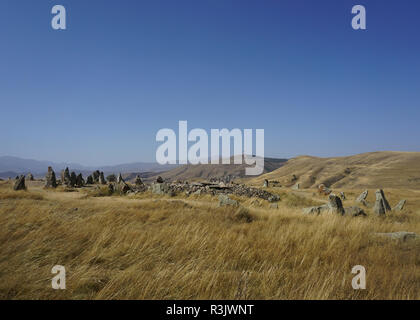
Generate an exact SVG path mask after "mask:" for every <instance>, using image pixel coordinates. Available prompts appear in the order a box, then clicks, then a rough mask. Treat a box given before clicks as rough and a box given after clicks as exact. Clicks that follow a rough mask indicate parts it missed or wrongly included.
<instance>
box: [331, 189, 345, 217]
mask: <svg viewBox="0 0 420 320" xmlns="http://www.w3.org/2000/svg"><path fill="white" fill-rule="evenodd" d="M328 207H329V210H330V212H332V213H338V214H341V215H344V213H345V212H344V208H343V203H342V202H341V199H340V198H339V197H337V196H336V195H335V194H330V195H329V197H328Z"/></svg>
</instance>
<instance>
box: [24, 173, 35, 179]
mask: <svg viewBox="0 0 420 320" xmlns="http://www.w3.org/2000/svg"><path fill="white" fill-rule="evenodd" d="M26 178H27V179H28V180H29V181H34V176H33V175H32V173H30V172H29V173H28V175H27V176H26Z"/></svg>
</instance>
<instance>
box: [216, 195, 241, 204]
mask: <svg viewBox="0 0 420 320" xmlns="http://www.w3.org/2000/svg"><path fill="white" fill-rule="evenodd" d="M238 205H239V203H238V201H236V200H233V199H231V198H229V196H228V195H226V194H220V195H219V207H223V206H238Z"/></svg>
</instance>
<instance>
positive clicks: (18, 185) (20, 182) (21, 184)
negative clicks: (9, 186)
mask: <svg viewBox="0 0 420 320" xmlns="http://www.w3.org/2000/svg"><path fill="white" fill-rule="evenodd" d="M13 190H15V191H19V190H26V186H25V176H24V175H21V176H20V177H19V179H17V180H16V182H15V185H14V186H13Z"/></svg>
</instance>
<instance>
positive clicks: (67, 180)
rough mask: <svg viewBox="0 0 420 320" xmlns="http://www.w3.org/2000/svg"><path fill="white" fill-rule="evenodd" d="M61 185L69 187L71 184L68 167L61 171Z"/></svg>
mask: <svg viewBox="0 0 420 320" xmlns="http://www.w3.org/2000/svg"><path fill="white" fill-rule="evenodd" d="M61 183H62V184H63V185H69V183H70V171H69V168H68V167H67V168H66V169H64V170H63V171H61Z"/></svg>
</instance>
